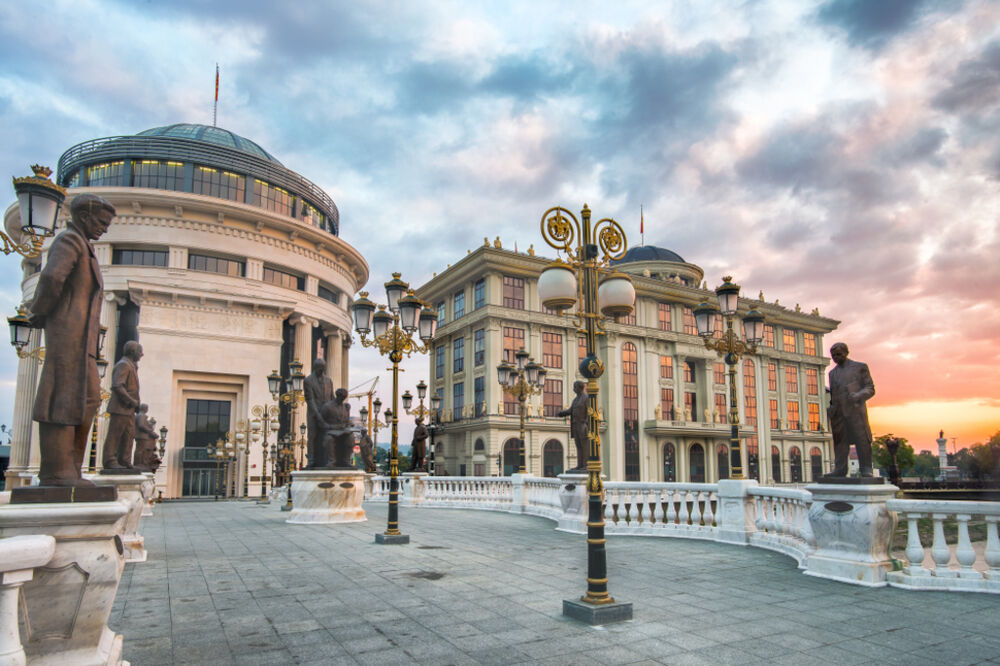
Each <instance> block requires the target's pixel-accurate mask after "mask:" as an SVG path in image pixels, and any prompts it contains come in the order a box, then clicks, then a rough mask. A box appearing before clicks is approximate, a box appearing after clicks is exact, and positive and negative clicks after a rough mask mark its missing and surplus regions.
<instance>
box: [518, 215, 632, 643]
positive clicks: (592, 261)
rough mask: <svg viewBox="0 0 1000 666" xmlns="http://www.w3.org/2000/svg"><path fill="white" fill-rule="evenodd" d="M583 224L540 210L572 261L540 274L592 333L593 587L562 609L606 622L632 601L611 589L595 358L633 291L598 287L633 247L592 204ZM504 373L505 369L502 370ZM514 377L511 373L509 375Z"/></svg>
mask: <svg viewBox="0 0 1000 666" xmlns="http://www.w3.org/2000/svg"><path fill="white" fill-rule="evenodd" d="M580 215H581V218H582V224H581V221H580V220H577V218H576V216H575V215H573V213H571V212H570V211H569V210H567V209H565V208H561V207H558V206H557V207H554V208H550V209H549V210H547V211H545V214H544V215H542V223H541V228H542V237H543V238H544V239H545V242H546V243H548V244H549V245H550V246H551V247H553V248H555V249H556V250H557V251H561V252H565V253H566V255H567V261H561V260H560V261H556V262H554V263H552V264H549V266H548V267H547V268H546V269H545V271H543V272H542V274H541V276H540V277H539V280H538V294H539V296H540V297H541V300H542V303H543V304H544V305H545V307H547V308H550V309H553V310H556V311H557V312H562V311H564V310H568V309H569V308H571V307H573V305H574V304H576V303H579V304H578V306H577V311H576V323H577V328H581V329H583V330H584V331H585V332H586V342H587V355H586V356H585V357H584V359H583V361H582V362H581V363H580V374H581V375H583V376H584V378H586V380H587V394H588V408H587V414H588V416H587V433H588V434H587V439H588V441H589V442H590V454H589V456H588V458H587V495H588V518H587V592H586V594H584V595H583V597H582V598H581V599H580V600H579V601H577V600H575V599H574V600H569V599H566V600H564V601H563V614H564V615H569V616H570V617H574V618H577V619H580V620H583V621H584V622H588V623H590V624H605V623H607V622H615V621H620V620H630V619H632V604H631V603H628V602H617V603H616V602H615V600H614V598H612V597H611V595H610V593H609V592H608V567H607V554H606V552H605V547H604V546H605V539H604V511H603V507H602V504H603V500H604V485H603V483H602V481H601V435H600V429H599V427H600V423H599V421H598V414H599V408H598V402H597V392H598V385H597V379H598V378H599V377H600V376H601V375H602V374H604V362H603V361H601V359H600V358H598V356H597V336H599V335H604V331H603V321H602V318H601V314H598V313H603V315H604V316H605V317H620V316H622V315H624V314H628V313H629V312H631V311H632V308H633V306H634V303H635V289H634V288H633V287H632V283H631V281H630V280H629V279H628V277H627V276H625V275H624V274H622V273H618V272H611V273H610V274H609V275H608V276H607V277H606V278H605V280H604V281H603V282H602V283H601V284H600V286H599V285H598V275H599V274H600V272H601V270H602V269H603V270H604V271H605V272H607V270H608V269H607V267H608V266H610V263H611V261H613V260H615V259H620V258H621V257H622V256H624V254H625V251H626V250H627V249H628V241H627V239H626V238H625V232H624V231H622V228H621V226H619V224H618V223H617V222H615V221H614V220H613V219H610V218H604V219H602V220H600V221H599V222H597V223H596V224H594V225H593V226H591V223H590V208H589V207H587V205H586V204H585V205H584V206H583V210H582V211H581V213H580ZM498 374H499V371H498ZM511 374H512V373H511Z"/></svg>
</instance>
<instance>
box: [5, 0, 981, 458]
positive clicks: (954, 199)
mask: <svg viewBox="0 0 1000 666" xmlns="http://www.w3.org/2000/svg"><path fill="white" fill-rule="evenodd" d="M0 61H2V62H3V63H4V66H3V68H2V69H0V137H2V144H3V147H4V149H3V151H0V173H6V174H9V175H10V176H22V175H27V174H28V173H29V172H30V170H29V165H30V164H33V163H36V162H40V163H42V164H48V165H50V166H52V167H55V164H56V162H57V161H58V158H59V156H60V154H61V153H62V152H63V151H64V150H66V149H67V148H69V147H70V146H72V145H75V144H76V143H79V142H81V141H85V140H88V139H92V138H97V137H104V136H115V135H123V134H134V133H136V132H139V131H142V130H145V129H148V128H151V127H157V126H162V125H167V124H172V123H177V122H193V123H203V124H211V122H212V102H213V95H214V84H215V66H216V63H218V65H219V67H220V70H221V88H220V100H219V106H218V125H219V126H220V127H223V128H226V129H229V130H232V131H234V132H236V133H237V134H240V135H242V136H245V137H247V138H250V139H252V140H254V141H256V142H257V143H258V144H260V145H261V146H263V147H264V148H265V149H266V150H268V151H269V152H270V153H272V154H273V155H275V156H276V157H277V158H278V159H279V160H281V162H282V163H283V164H285V165H286V166H288V167H289V168H291V169H293V170H295V171H297V172H299V173H301V174H302V175H304V176H305V177H307V178H309V179H310V180H312V181H314V182H315V183H316V184H318V185H319V186H320V187H322V188H323V189H324V190H326V191H327V192H328V193H329V194H330V195H331V196H332V197H333V199H334V201H336V203H337V206H338V208H339V209H340V214H341V236H342V237H343V238H344V240H346V241H347V242H348V243H350V244H352V245H353V246H355V247H356V248H358V249H359V250H360V251H361V252H362V254H363V255H364V256H365V257H366V258H367V260H368V262H369V264H370V266H371V279H370V281H369V284H368V289H369V290H371V291H372V292H373V294H375V295H376V296H377V297H378V299H379V300H383V299H384V290H383V289H382V287H381V285H382V283H384V282H385V281H387V280H388V279H390V274H391V273H392V272H393V271H397V270H398V271H401V272H402V273H403V279H405V280H408V281H410V282H411V284H413V285H415V286H416V285H420V284H423V283H424V282H425V281H426V280H427V279H429V278H430V277H431V276H432V274H433V273H434V272H435V271H439V270H441V269H442V268H443V267H445V266H446V265H448V264H450V263H454V262H456V261H458V260H459V259H461V257H462V256H464V255H465V254H466V251H467V250H468V249H471V248H475V247H477V246H479V245H480V244H482V242H483V238H484V237H487V236H488V237H489V238H491V239H492V238H494V237H496V236H499V237H500V238H501V241H502V242H503V244H504V246H505V247H512V246H514V244H515V243H516V244H517V246H518V248H519V249H520V250H521V251H524V250H525V249H527V248H528V247H529V246H530V245H532V244H534V245H535V247H536V249H539V250H540V249H541V247H542V246H543V243H542V240H541V237H540V235H539V231H538V225H539V220H540V218H541V214H542V212H543V211H545V210H546V209H548V208H549V207H551V206H555V205H562V206H564V207H566V208H569V209H571V210H578V209H580V208H581V207H582V206H583V204H584V203H587V204H589V205H590V207H591V208H592V209H593V210H594V214H595V215H596V216H597V217H613V218H615V219H616V220H618V221H619V222H620V223H621V224H622V225H623V227H624V228H625V229H626V233H627V234H628V236H629V242H630V244H631V245H638V244H640V243H641V242H643V240H644V242H645V243H646V244H649V245H658V246H661V247H666V248H669V249H671V250H673V251H675V252H677V253H678V254H680V255H681V256H682V257H684V258H685V259H686V260H687V261H689V262H691V263H695V264H697V265H699V266H701V267H702V268H703V269H704V270H705V275H706V279H707V280H708V282H709V286H712V287H714V286H715V285H716V284H718V283H719V282H720V281H721V277H722V276H723V275H727V274H731V275H733V276H735V280H736V282H738V283H740V284H741V285H742V286H743V287H744V290H745V291H744V293H745V294H748V295H756V294H757V293H758V292H760V291H763V292H764V294H765V298H766V299H767V300H769V301H771V302H773V301H774V300H775V299H779V300H780V301H781V303H782V304H783V305H787V306H791V305H792V304H794V303H799V304H801V306H802V309H803V310H805V311H811V310H812V309H813V308H819V310H820V313H821V314H823V315H824V316H828V317H832V318H834V319H837V320H840V321H841V322H842V323H841V325H840V327H839V328H838V330H837V331H835V332H834V333H833V334H832V336H829V339H828V342H833V341H835V340H842V341H844V342H846V343H847V344H848V345H849V346H850V348H851V357H852V358H854V359H856V360H861V361H864V362H866V363H868V365H869V367H870V368H871V372H872V375H873V377H874V381H875V388H876V395H875V397H874V398H873V399H872V400H871V401H870V402H869V411H870V417H871V421H872V429H873V431H874V432H875V434H876V435H878V434H883V433H886V432H893V433H895V434H896V435H898V436H902V437H906V438H907V439H909V441H910V443H911V444H913V445H914V446H915V448H916V449H917V450H918V451H919V450H921V449H922V448H928V449H929V448H932V447H933V448H934V450H935V451H936V445H934V440H935V439H936V437H937V433H938V431H939V430H941V429H943V430H944V431H945V435H946V437H948V438H949V440H951V438H955V442H954V444H953V443H951V441H949V451H950V450H952V449H953V448H954V446H956V445H957V446H958V447H959V448H961V447H963V446H968V445H971V444H973V443H975V442H982V441H985V440H986V439H988V438H989V436H990V435H991V434H992V433H994V432H996V431H998V430H1000V373H998V372H997V371H996V369H997V367H998V366H1000V346H998V344H997V342H998V341H1000V308H998V296H997V291H994V290H993V287H995V286H996V285H998V284H1000V261H998V260H997V258H998V256H1000V223H998V219H1000V196H998V188H1000V3H997V2H987V1H985V0H965V1H962V0H946V1H940V2H933V1H930V0H910V1H904V0H879V1H878V2H868V1H866V0H822V1H820V0H813V1H808V2H807V1H798V2H792V1H784V2H779V1H771V0H761V1H753V2H749V1H748V2H733V1H730V2H725V1H722V0H718V1H714V2H704V1H703V0H691V1H682V0H676V1H671V2H656V3H649V2H629V1H623V0H619V1H618V2H615V3H607V2H596V1H595V2H588V1H585V0H578V1H576V2H573V3H556V2H549V3H540V2H537V1H531V2H524V1H519V0H509V1H504V2H476V3H473V2H450V1H443V0H426V1H424V0H413V1H408V2H400V1H396V2H386V1H379V0H375V1H370V2H325V3H324V2H297V3H277V4H276V3H273V2H270V1H265V0H242V1H240V2H203V1H196V0H186V1H184V0H181V1H177V2H152V1H147V2H136V1H129V2H113V1H110V0H107V1H99V0H72V1H70V2H65V1H61V0H54V1H52V2H47V3H2V4H0ZM13 200H14V196H13V191H12V190H10V191H8V196H7V199H6V203H10V202H13ZM640 208H641V209H642V210H643V211H644V219H645V236H644V238H643V237H641V236H640V234H639V217H640V212H639V211H640ZM375 230H378V232H377V233H372V231H375ZM2 261H3V262H4V263H3V266H4V267H5V268H3V269H0V306H2V307H3V309H4V310H5V311H7V312H10V313H13V310H14V307H15V306H16V305H17V303H19V302H20V269H19V262H18V261H17V258H16V257H7V258H6V259H2ZM991 285H993V287H991ZM351 361H352V366H351V384H352V386H353V385H355V384H359V383H361V382H364V381H366V380H368V379H370V378H372V377H374V376H380V377H381V379H380V381H379V391H380V394H381V395H382V397H383V400H387V399H388V396H389V395H390V391H389V387H390V377H389V374H388V373H386V372H385V368H386V367H388V363H387V361H386V360H385V359H381V358H379V357H378V356H377V355H376V354H375V353H374V352H372V351H371V350H365V349H362V347H361V346H360V345H359V344H355V346H354V347H353V348H352V350H351ZM404 367H405V368H406V370H407V372H406V373H404V375H403V377H404V379H403V388H410V390H411V391H412V390H413V386H415V384H416V382H417V381H418V380H419V379H420V378H421V377H425V376H426V373H427V368H428V365H427V359H426V357H420V358H414V359H411V360H409V361H407V362H406V363H405V364H404ZM15 374H16V357H15V356H14V354H13V352H12V351H11V352H10V353H8V354H3V355H0V422H3V423H10V419H11V414H12V411H13V386H14V380H15ZM408 432H409V427H408V428H404V432H403V435H402V439H403V441H404V443H405V442H407V441H408ZM380 439H381V437H380Z"/></svg>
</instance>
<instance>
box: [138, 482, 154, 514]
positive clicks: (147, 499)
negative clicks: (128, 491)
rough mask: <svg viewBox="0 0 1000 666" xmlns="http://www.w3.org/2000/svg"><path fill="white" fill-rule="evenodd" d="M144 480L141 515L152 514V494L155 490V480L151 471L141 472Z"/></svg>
mask: <svg viewBox="0 0 1000 666" xmlns="http://www.w3.org/2000/svg"><path fill="white" fill-rule="evenodd" d="M142 475H143V476H144V477H145V479H146V480H145V481H143V482H142V513H141V514H140V515H141V516H152V515H153V504H154V502H155V501H156V500H155V499H153V495H154V494H155V491H156V480H155V479H154V475H153V473H152V472H143V473H142Z"/></svg>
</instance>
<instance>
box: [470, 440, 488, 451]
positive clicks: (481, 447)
mask: <svg viewBox="0 0 1000 666" xmlns="http://www.w3.org/2000/svg"><path fill="white" fill-rule="evenodd" d="M473 449H474V450H475V451H485V450H486V444H485V443H484V442H483V438H482V437H480V438H479V439H477V440H476V443H475V445H473Z"/></svg>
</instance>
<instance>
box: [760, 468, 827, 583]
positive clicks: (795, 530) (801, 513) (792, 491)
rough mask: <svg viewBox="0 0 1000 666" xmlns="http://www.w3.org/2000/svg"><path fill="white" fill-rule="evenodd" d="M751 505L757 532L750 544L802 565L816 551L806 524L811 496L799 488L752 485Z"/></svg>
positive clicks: (810, 531)
mask: <svg viewBox="0 0 1000 666" xmlns="http://www.w3.org/2000/svg"><path fill="white" fill-rule="evenodd" d="M747 495H748V496H749V500H750V501H751V502H752V505H753V515H754V525H755V527H756V528H757V530H756V531H755V532H754V533H752V534H751V535H750V536H749V540H750V543H751V544H752V545H754V546H758V547H760V548H767V549H769V550H776V551H778V552H781V553H785V554H786V555H789V556H790V557H793V558H795V559H796V561H798V563H799V565H800V566H801V565H802V564H803V562H804V560H805V558H806V557H807V556H808V555H809V553H811V552H813V551H814V550H816V538H815V537H814V536H813V533H812V528H811V527H810V525H809V507H810V506H812V493H810V492H809V491H808V490H803V489H800V488H775V487H772V486H754V487H751V488H749V489H748V490H747Z"/></svg>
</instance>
